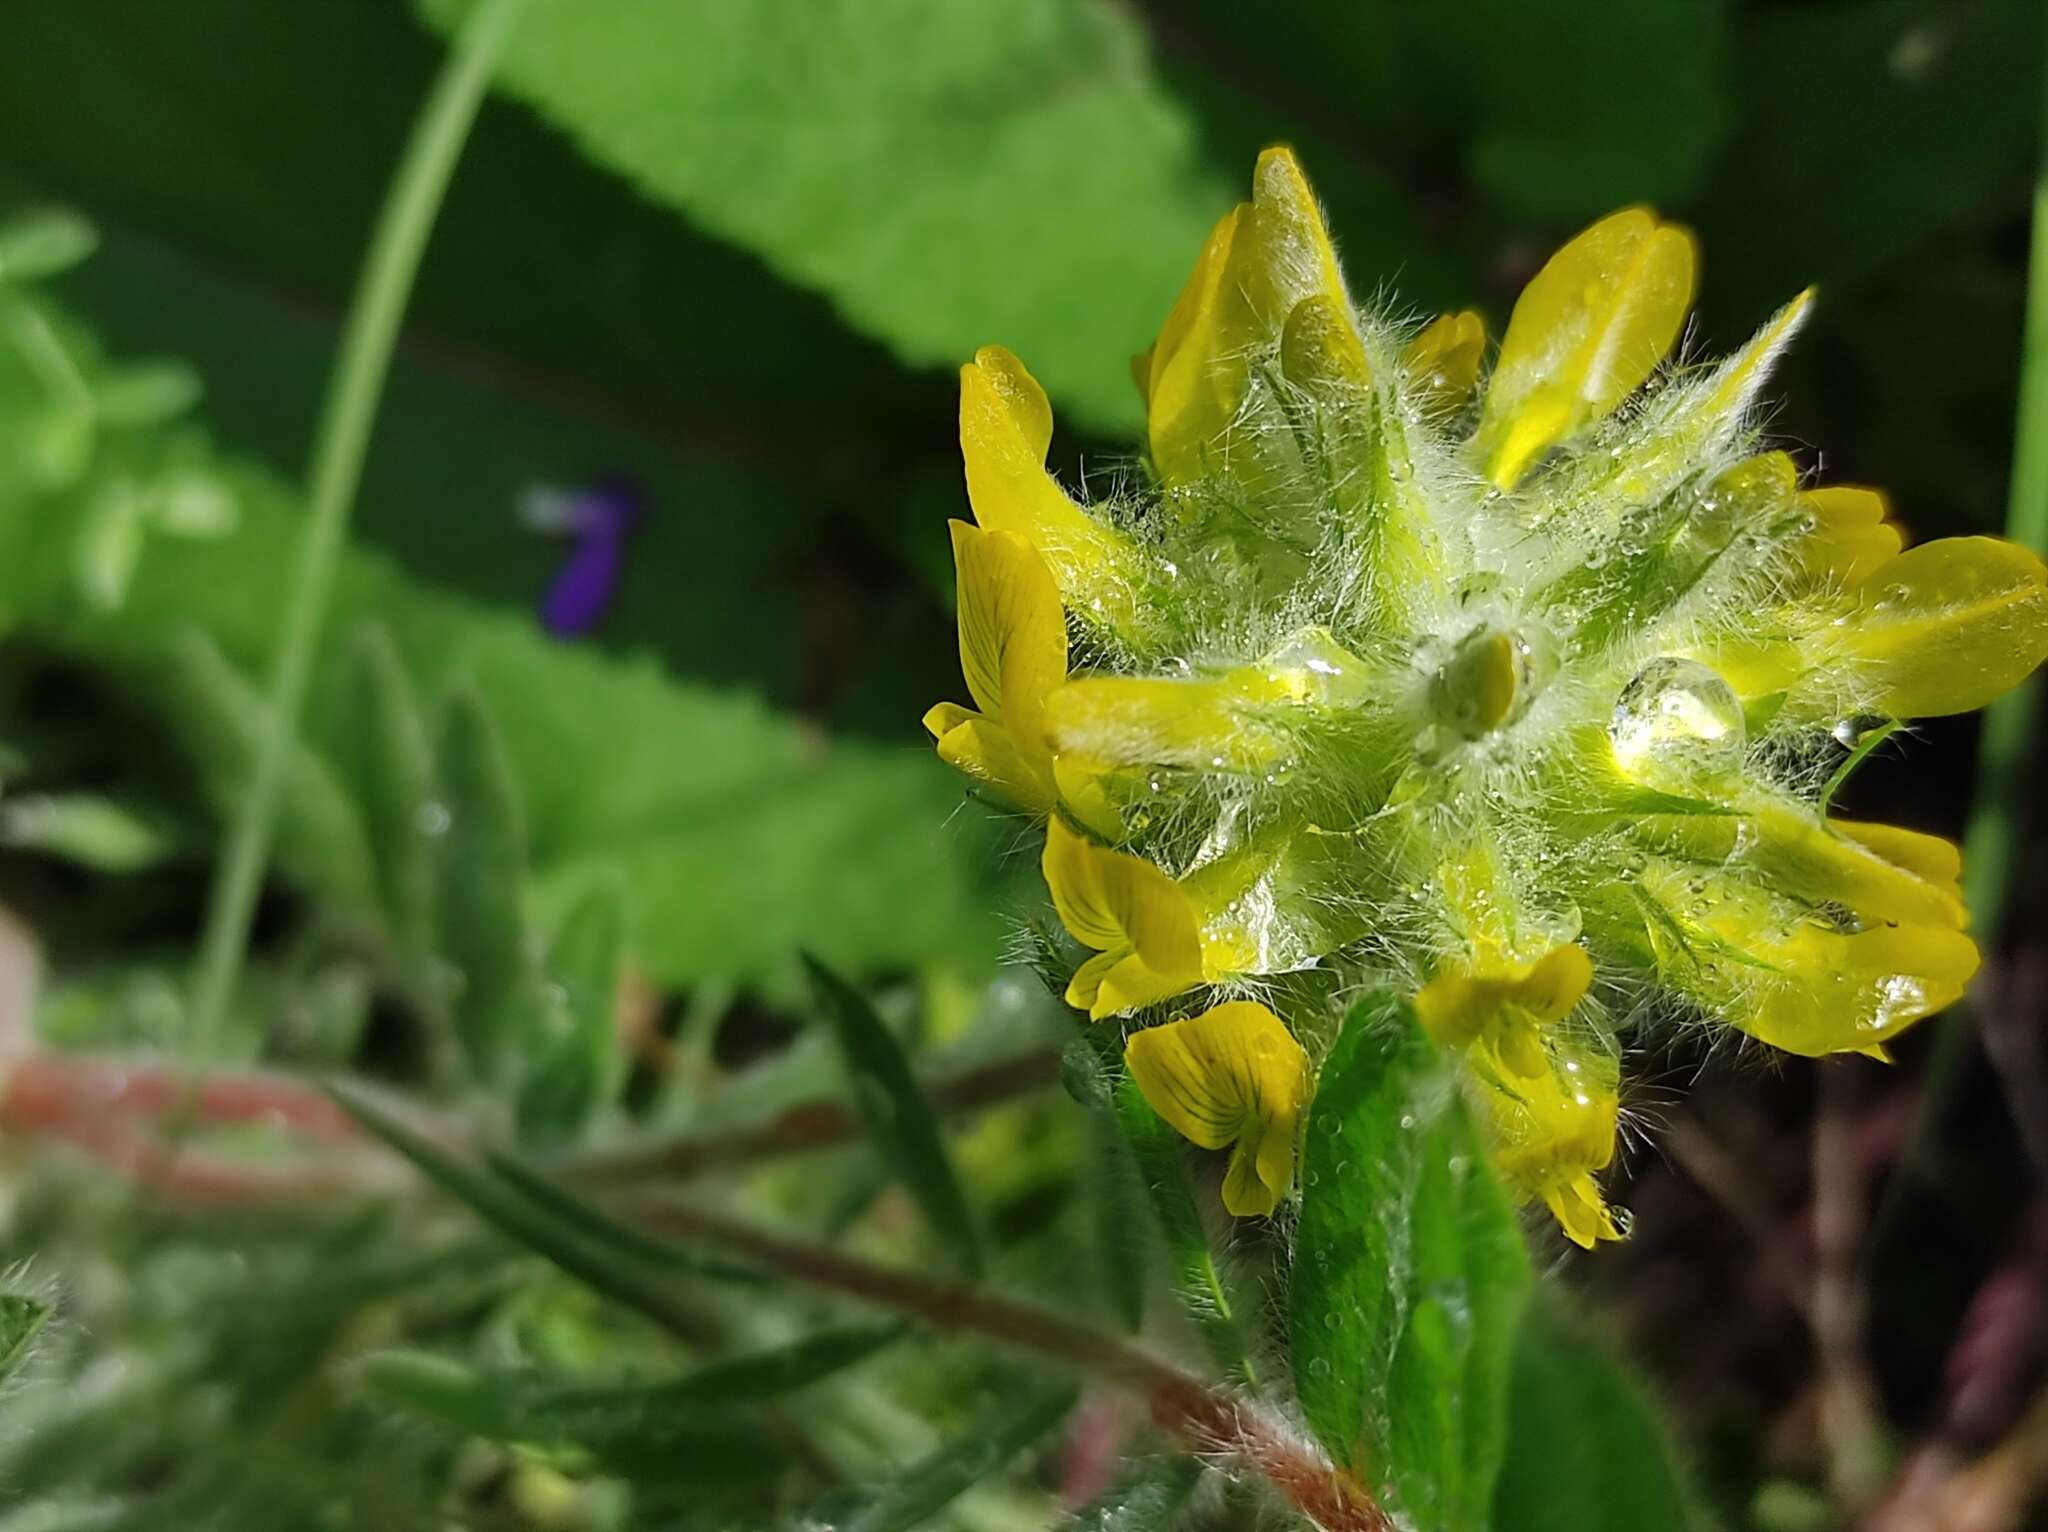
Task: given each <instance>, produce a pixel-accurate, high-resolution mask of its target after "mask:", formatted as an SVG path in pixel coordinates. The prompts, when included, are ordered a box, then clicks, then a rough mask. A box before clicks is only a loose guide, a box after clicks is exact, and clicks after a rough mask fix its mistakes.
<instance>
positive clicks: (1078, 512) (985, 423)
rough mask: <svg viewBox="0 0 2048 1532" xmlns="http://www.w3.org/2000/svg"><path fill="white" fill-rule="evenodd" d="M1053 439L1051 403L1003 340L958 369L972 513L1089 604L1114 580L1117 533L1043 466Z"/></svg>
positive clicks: (1119, 549) (1119, 550)
mask: <svg viewBox="0 0 2048 1532" xmlns="http://www.w3.org/2000/svg"><path fill="white" fill-rule="evenodd" d="M1051 441H1052V406H1051V405H1050V404H1049V403H1048V402H1047V400H1046V397H1045V390H1044V389H1042V388H1040V387H1039V386H1038V380H1037V379H1036V378H1034V377H1032V376H1031V374H1030V373H1029V372H1027V371H1026V370H1025V368H1024V364H1023V363H1022V362H1020V361H1018V360H1017V358H1016V357H1014V356H1012V355H1011V354H1010V353H1009V352H1008V351H1006V350H1004V349H1003V348H1002V347H1001V346H984V347H982V349H981V350H980V351H978V352H976V353H975V357H974V360H973V361H972V362H970V363H969V364H968V365H967V366H965V367H963V368H961V369H960V452H961V455H962V457H964V458H965V459H966V463H967V499H968V503H969V504H970V505H972V506H973V507H974V519H975V520H976V521H977V522H979V523H980V524H981V525H982V526H983V527H984V528H986V529H987V530H988V531H991V532H1007V533H1009V534H1011V535H1012V536H1014V537H1019V538H1022V539H1023V540H1024V541H1025V542H1026V543H1028V544H1030V545H1031V546H1032V547H1034V548H1036V549H1037V550H1038V551H1039V552H1040V553H1041V554H1043V555H1044V556H1045V561H1046V563H1047V564H1048V565H1049V566H1050V567H1051V569H1052V572H1053V576H1054V578H1055V579H1056V580H1057V581H1058V583H1059V588H1060V589H1061V590H1062V591H1064V592H1066V593H1068V594H1069V595H1070V596H1072V597H1074V599H1075V603H1076V605H1077V606H1079V607H1081V608H1082V609H1084V610H1089V609H1093V607H1094V606H1095V605H1096V604H1097V603H1099V602H1100V601H1102V600H1103V599H1104V598H1103V596H1102V594H1101V592H1102V589H1103V587H1104V586H1105V585H1113V584H1114V576H1115V574H1116V571H1117V567H1118V565H1119V564H1120V563H1121V562H1122V561H1123V559H1124V558H1125V556H1126V555H1125V550H1124V547H1123V539H1122V537H1121V536H1120V535H1119V534H1118V533H1117V532H1115V531H1114V530H1113V529H1111V528H1109V527H1107V526H1104V525H1103V524H1102V523H1101V522H1099V521H1097V520H1096V519H1095V518H1094V517H1092V516H1090V515H1089V514H1088V513H1087V512H1086V511H1085V510H1083V509H1082V508H1081V507H1080V506H1078V505H1076V504H1075V503H1074V502H1073V501H1072V500H1071V499H1069V498H1068V496H1067V492H1066V491H1065V490H1063V489H1061V488H1060V486H1059V484H1058V482H1057V481H1056V480H1055V479H1054V478H1053V476H1052V475H1051V474H1050V473H1048V472H1046V468H1045V453H1046V448H1047V446H1048V445H1049V444H1050V443H1051Z"/></svg>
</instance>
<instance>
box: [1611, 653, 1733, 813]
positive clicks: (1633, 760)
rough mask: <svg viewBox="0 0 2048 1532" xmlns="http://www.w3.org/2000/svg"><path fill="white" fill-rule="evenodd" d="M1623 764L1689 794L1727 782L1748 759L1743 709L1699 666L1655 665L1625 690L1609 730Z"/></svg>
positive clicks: (1647, 781) (1642, 777) (1653, 783)
mask: <svg viewBox="0 0 2048 1532" xmlns="http://www.w3.org/2000/svg"><path fill="white" fill-rule="evenodd" d="M1607 737H1608V739H1609V740H1611V741H1612V742H1613V745H1614V759H1615V763H1616V764H1617V765H1619V766H1620V767H1621V769H1622V770H1623V771H1625V772H1626V773H1628V775H1629V776H1631V777H1633V778H1635V779H1636V780H1637V781H1638V782H1641V783H1643V784H1644V785H1645V786H1646V787H1654V788H1658V789H1661V790H1664V791H1669V792H1684V791H1686V790H1688V789H1691V788H1693V787H1696V786H1698V785H1699V784H1700V783H1702V782H1704V781H1711V780H1713V779H1714V778H1716V777H1721V776H1726V775H1727V774H1728V773H1730V772H1732V771H1733V770H1734V769H1735V768H1736V767H1737V766H1738V765H1739V764H1740V763H1741V760H1742V750H1743V744H1744V737H1743V725H1742V704H1741V703H1740V702H1739V701H1737V700H1736V697H1735V693H1734V691H1733V690H1732V689H1731V688H1730V687H1729V685H1728V683H1727V682H1726V681H1724V680H1722V679H1721V678H1720V677H1719V676H1718V675H1716V674H1715V673H1714V672H1713V671H1711V670H1709V669H1708V668H1707V667H1706V666H1704V665H1702V664H1700V663H1699V662H1698V661H1696V660H1682V659H1677V658H1674V657H1672V656H1668V655H1667V656H1665V657H1664V658H1662V659H1656V660H1652V661H1650V663H1649V664H1647V665H1645V666H1644V667H1643V668H1642V669H1641V670H1640V671H1638V672H1637V674H1636V678H1635V679H1634V680H1633V681H1631V682H1629V683H1628V685H1627V686H1625V687H1623V688H1622V691H1621V696H1620V697H1619V698H1618V699H1617V700H1616V701H1615V704H1614V717H1613V719H1612V720H1611V721H1610V722H1609V723H1608V725H1607Z"/></svg>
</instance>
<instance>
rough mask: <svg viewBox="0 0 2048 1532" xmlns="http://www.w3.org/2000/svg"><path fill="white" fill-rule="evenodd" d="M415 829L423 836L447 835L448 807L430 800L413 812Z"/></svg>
mask: <svg viewBox="0 0 2048 1532" xmlns="http://www.w3.org/2000/svg"><path fill="white" fill-rule="evenodd" d="M412 823H413V828H414V829H416V830H418V831H419V832H420V834H422V835H446V834H447V833H448V825H449V815H448V805H447V804H445V803H437V802H435V801H434V800H433V799H432V798H429V799H428V800H427V801H426V802H425V803H422V804H421V805H420V806H419V807H418V808H417V809H415V810H414V811H413V816H412Z"/></svg>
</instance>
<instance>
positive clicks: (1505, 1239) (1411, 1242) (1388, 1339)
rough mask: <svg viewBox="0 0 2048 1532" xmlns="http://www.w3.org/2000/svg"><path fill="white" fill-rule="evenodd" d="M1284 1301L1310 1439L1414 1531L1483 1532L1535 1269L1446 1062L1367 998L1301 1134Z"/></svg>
mask: <svg viewBox="0 0 2048 1532" xmlns="http://www.w3.org/2000/svg"><path fill="white" fill-rule="evenodd" d="M1304 1141H1305V1143H1306V1149H1305V1152H1304V1154H1303V1158H1302V1187H1303V1190H1302V1199H1301V1218H1300V1223H1299V1225H1298V1227H1297V1232H1296V1237H1295V1247H1294V1271H1293V1278H1292V1286H1291V1292H1290V1295H1289V1299H1288V1326H1289V1350H1290V1353H1291V1355H1290V1361H1291V1364H1292V1369H1293V1373H1294V1380H1295V1389H1296V1392H1297V1393H1298V1394H1299V1396H1300V1398H1301V1405H1302V1410H1303V1412H1304V1413H1305V1414H1306V1415H1307V1417H1308V1421H1309V1424H1310V1426H1311V1427H1312V1428H1313V1429H1314V1430H1315V1433H1316V1435H1317V1436H1319V1437H1321V1438H1322V1441H1323V1444H1324V1445H1325V1446H1326V1447H1328V1448H1329V1449H1330V1451H1331V1454H1332V1455H1333V1456H1334V1457H1336V1458H1337V1460H1338V1461H1339V1462H1342V1463H1346V1464H1349V1465H1350V1466H1351V1467H1352V1468H1353V1469H1354V1470H1355V1471H1357V1472H1359V1473H1360V1474H1362V1475H1370V1479H1371V1482H1373V1483H1375V1484H1377V1485H1378V1486H1380V1488H1381V1492H1382V1494H1383V1495H1384V1496H1385V1498H1386V1499H1387V1500H1388V1502H1389V1503H1390V1505H1391V1507H1392V1508H1394V1509H1396V1510H1397V1511H1398V1512H1399V1513H1401V1514H1403V1515H1406V1516H1409V1517H1412V1518H1413V1519H1414V1520H1415V1521H1416V1523H1417V1524H1418V1525H1422V1526H1428V1527H1431V1528H1441V1529H1443V1532H1458V1529H1464V1528H1470V1529H1483V1528H1485V1527H1486V1525H1487V1523H1488V1516H1489V1512H1488V1507H1489V1506H1490V1505H1491V1503H1492V1496H1493V1481H1494V1476H1495V1473H1496V1471H1497V1470H1498V1468H1499V1466H1500V1461H1501V1451H1502V1446H1503V1438H1504V1432H1505V1426H1506V1410H1507V1387H1508V1367H1509V1362H1510V1359H1511V1356H1512V1348H1513V1345H1514V1337H1515V1325H1516V1321H1517V1318H1518V1317H1519V1315H1520V1312H1521V1309H1522V1307H1523V1302H1524V1299H1525V1297H1526V1295H1527V1290H1528V1285H1529V1258H1528V1254H1527V1252H1526V1251H1525V1249H1524V1248H1523V1245H1522V1235H1521V1230H1520V1228H1519V1227H1518V1226H1517V1224H1516V1222H1515V1219H1514V1215H1513V1211H1512V1209H1511V1208H1510V1207H1509V1205H1508V1201H1507V1197H1506V1194H1505V1193H1504V1192H1503V1191H1502V1190H1501V1188H1500V1185H1499V1183H1497V1182H1496V1181H1495V1180H1494V1178H1493V1175H1492V1172H1491V1171H1490V1170H1489V1169H1488V1168H1487V1165H1486V1160H1485V1157H1484V1154H1483V1152H1482V1151H1481V1149H1480V1147H1479V1145H1478V1144H1477V1142H1476V1140H1475V1135H1474V1133H1473V1130H1472V1126H1471V1123H1470V1122H1469V1120H1468V1119H1467V1116H1466V1112H1465V1108H1464V1105H1463V1103H1462V1102H1461V1101H1460V1099H1459V1098H1458V1095H1457V1092H1456V1086H1455V1083H1454V1081H1453V1080H1452V1078H1451V1075H1450V1070H1449V1066H1448V1064H1447V1063H1446V1061H1445V1059H1444V1057H1443V1054H1442V1052H1441V1050H1439V1049H1438V1048H1437V1047H1436V1046H1435V1045H1434V1044H1432V1043H1431V1042H1430V1041H1429V1039H1428V1038H1426V1037H1425V1036H1424V1035H1423V1033H1422V1030H1421V1028H1420V1027H1419V1026H1418V1025H1417V1024H1416V1021H1415V1018H1414V1015H1413V1013H1412V1012H1411V1011H1410V1010H1409V1009H1408V1007H1407V1006H1406V1005H1405V1004H1403V1003H1401V1002H1400V1001H1398V1000H1396V999H1393V998H1391V997H1386V996H1380V997H1374V998H1369V999H1366V1000H1362V1001H1360V1002H1359V1003H1358V1004H1357V1005H1355V1006H1353V1007H1352V1009H1351V1013H1350V1014H1349V1015H1348V1016H1347V1017H1346V1018H1345V1022H1344V1029H1343V1032H1342V1033H1341V1034H1340V1036H1339V1037H1338V1039H1337V1043H1336V1046H1335V1047H1334V1048H1332V1049H1331V1051H1330V1055H1329V1057H1328V1058H1327V1059H1326V1060H1325V1061H1324V1063H1323V1067H1322V1072H1321V1074H1320V1076H1319V1077H1318V1080H1317V1085H1316V1096H1315V1103H1314V1105H1313V1107H1312V1108H1311V1110H1310V1115H1309V1121H1308V1126H1307V1129H1306V1131H1305V1133H1304Z"/></svg>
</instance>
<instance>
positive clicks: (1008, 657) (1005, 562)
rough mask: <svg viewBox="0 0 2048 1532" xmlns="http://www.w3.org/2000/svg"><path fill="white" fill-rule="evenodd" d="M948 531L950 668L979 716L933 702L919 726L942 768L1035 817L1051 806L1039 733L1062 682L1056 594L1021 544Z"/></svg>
mask: <svg viewBox="0 0 2048 1532" xmlns="http://www.w3.org/2000/svg"><path fill="white" fill-rule="evenodd" d="M951 527H952V533H953V563H954V567H955V569H956V571H957V580H958V606H959V620H960V669H961V671H962V672H963V673H964V675H965V676H966V679H967V691H968V694H969V695H970V696H972V697H973V698H974V700H975V702H976V703H978V704H979V705H980V707H981V711H980V712H979V713H976V712H972V711H970V710H969V709H967V708H963V707H961V706H959V705H958V704H956V703H951V702H941V703H940V704H938V706H936V707H934V708H932V709H931V710H930V711H929V712H927V713H926V714H925V716H924V726H925V728H926V729H927V730H929V731H930V733H931V735H932V737H933V738H934V739H936V740H937V741H938V744H939V756H940V759H942V760H944V761H945V762H946V763H947V764H948V765H949V766H952V767H953V768H954V769H955V770H957V771H960V772H962V773H964V774H965V775H967V776H970V777H973V778H975V779H976V780H978V781H982V782H986V783H987V784H988V785H989V786H990V787H991V788H992V789H994V790H995V791H996V792H997V793H998V794H1000V795H1001V796H1002V797H1004V798H1006V799H1008V800H1009V801H1010V802H1011V803H1013V804H1015V805H1016V806H1017V807H1019V808H1021V809H1026V810H1029V811H1030V812H1032V813H1035V814H1043V813H1046V812H1048V811H1050V809H1051V808H1052V806H1053V804H1054V803H1055V802H1056V801H1057V799H1058V797H1059V790H1058V786H1057V783H1056V780H1055V777H1054V773H1053V757H1052V749H1051V747H1050V746H1049V745H1047V744H1046V742H1045V728H1044V709H1045V698H1046V694H1047V693H1048V692H1050V691H1051V690H1052V688H1053V687H1055V686H1057V685H1058V684H1059V683H1060V682H1061V681H1064V680H1065V679H1066V675H1067V626H1066V618H1065V616H1064V615H1063V614H1062V612H1061V609H1060V595H1059V590H1058V588H1057V587H1056V586H1055V585H1054V584H1053V578H1052V572H1051V571H1050V570H1048V569H1047V568H1046V566H1045V560H1043V559H1042V558H1040V557H1039V556H1038V554H1037V552H1036V551H1035V550H1034V549H1033V548H1032V547H1031V546H1030V544H1028V543H1026V542H1025V541H1024V540H1023V539H1022V538H1020V537H1016V536H1014V535H1012V534H1010V533H1008V532H987V531H983V530H982V529H981V528H979V527H972V526H969V525H968V524H967V523H966V522H964V521H956V522H953V523H951Z"/></svg>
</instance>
